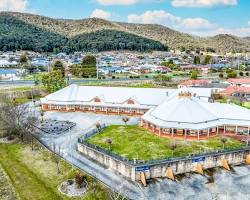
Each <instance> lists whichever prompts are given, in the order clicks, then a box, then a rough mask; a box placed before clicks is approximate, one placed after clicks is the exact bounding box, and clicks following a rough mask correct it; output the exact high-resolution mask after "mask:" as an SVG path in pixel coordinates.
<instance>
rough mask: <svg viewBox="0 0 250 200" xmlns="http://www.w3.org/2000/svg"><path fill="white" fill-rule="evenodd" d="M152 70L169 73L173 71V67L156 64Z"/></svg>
mask: <svg viewBox="0 0 250 200" xmlns="http://www.w3.org/2000/svg"><path fill="white" fill-rule="evenodd" d="M152 71H154V72H160V73H168V72H171V69H170V68H168V67H165V66H155V67H154V68H152Z"/></svg>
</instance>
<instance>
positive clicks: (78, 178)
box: [75, 172, 85, 188]
mask: <svg viewBox="0 0 250 200" xmlns="http://www.w3.org/2000/svg"><path fill="white" fill-rule="evenodd" d="M84 180H85V176H84V175H83V174H82V173H80V172H79V173H77V174H76V175H75V182H76V184H77V186H78V188H82V187H83V183H84Z"/></svg>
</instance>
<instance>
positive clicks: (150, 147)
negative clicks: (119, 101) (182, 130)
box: [87, 125, 243, 160]
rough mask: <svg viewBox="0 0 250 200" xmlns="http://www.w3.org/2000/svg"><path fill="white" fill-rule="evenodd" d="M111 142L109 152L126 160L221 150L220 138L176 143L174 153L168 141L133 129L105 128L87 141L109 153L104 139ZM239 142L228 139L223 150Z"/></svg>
mask: <svg viewBox="0 0 250 200" xmlns="http://www.w3.org/2000/svg"><path fill="white" fill-rule="evenodd" d="M107 139H111V140H112V145H111V151H112V152H114V153H117V154H119V155H121V156H123V157H127V158H129V159H140V160H152V159H163V158H167V157H172V153H173V156H174V157H178V156H186V155H189V154H190V153H200V152H204V151H211V150H219V149H223V144H222V143H221V141H220V137H217V138H210V139H208V140H203V141H176V143H177V148H176V149H175V150H174V152H173V151H172V150H171V149H170V144H171V143H172V141H171V139H167V138H160V137H158V136H156V135H153V134H152V133H150V132H148V131H147V130H145V129H143V128H140V127H137V126H119V125H118V126H117V125H115V126H109V127H107V128H106V129H105V130H103V131H102V132H101V133H100V134H98V135H95V136H94V137H92V138H90V139H88V140H87V142H89V143H91V144H94V145H97V146H100V147H102V148H104V149H107V150H109V147H110V146H109V144H107V142H106V140H107ZM241 146H243V144H241V143H240V142H238V141H236V140H233V139H229V138H228V141H227V143H226V144H225V148H238V147H241Z"/></svg>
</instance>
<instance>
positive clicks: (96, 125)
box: [95, 122, 102, 132]
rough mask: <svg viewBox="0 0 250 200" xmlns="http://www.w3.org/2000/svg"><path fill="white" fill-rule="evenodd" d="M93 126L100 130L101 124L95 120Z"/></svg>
mask: <svg viewBox="0 0 250 200" xmlns="http://www.w3.org/2000/svg"><path fill="white" fill-rule="evenodd" d="M95 127H96V128H97V130H98V132H100V131H101V128H102V126H101V124H100V123H99V122H97V123H96V124H95Z"/></svg>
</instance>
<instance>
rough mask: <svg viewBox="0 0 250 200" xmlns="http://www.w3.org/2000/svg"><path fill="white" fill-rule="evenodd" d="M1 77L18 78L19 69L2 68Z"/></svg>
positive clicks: (0, 70)
mask: <svg viewBox="0 0 250 200" xmlns="http://www.w3.org/2000/svg"><path fill="white" fill-rule="evenodd" d="M0 79H7V80H8V79H18V71H17V70H15V69H0Z"/></svg>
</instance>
